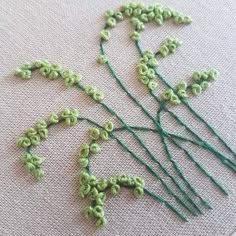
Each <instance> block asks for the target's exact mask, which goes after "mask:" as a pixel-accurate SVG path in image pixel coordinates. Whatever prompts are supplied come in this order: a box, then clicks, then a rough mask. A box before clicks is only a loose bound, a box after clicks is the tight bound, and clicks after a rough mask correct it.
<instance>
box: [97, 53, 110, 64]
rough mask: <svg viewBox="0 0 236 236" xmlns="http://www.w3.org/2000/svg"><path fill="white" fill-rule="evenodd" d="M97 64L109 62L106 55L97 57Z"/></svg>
mask: <svg viewBox="0 0 236 236" xmlns="http://www.w3.org/2000/svg"><path fill="white" fill-rule="evenodd" d="M97 62H98V63H99V64H106V63H107V62H108V57H107V56H106V55H103V54H101V55H99V56H98V57H97Z"/></svg>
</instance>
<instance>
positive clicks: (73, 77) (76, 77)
mask: <svg viewBox="0 0 236 236" xmlns="http://www.w3.org/2000/svg"><path fill="white" fill-rule="evenodd" d="M62 78H63V79H64V82H65V85H66V87H72V86H73V85H75V84H77V83H78V82H80V80H81V75H80V74H76V73H75V72H74V71H73V70H64V71H63V72H62Z"/></svg>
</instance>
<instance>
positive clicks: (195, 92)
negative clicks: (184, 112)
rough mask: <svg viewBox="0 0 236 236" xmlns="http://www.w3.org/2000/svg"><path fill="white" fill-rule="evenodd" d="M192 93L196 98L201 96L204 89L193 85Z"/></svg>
mask: <svg viewBox="0 0 236 236" xmlns="http://www.w3.org/2000/svg"><path fill="white" fill-rule="evenodd" d="M192 93H193V95H195V96H199V95H201V93H202V87H201V86H200V85H199V84H192Z"/></svg>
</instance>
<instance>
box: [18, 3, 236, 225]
mask: <svg viewBox="0 0 236 236" xmlns="http://www.w3.org/2000/svg"><path fill="white" fill-rule="evenodd" d="M105 17H106V24H105V27H104V29H103V30H102V31H101V33H100V37H101V40H100V55H99V56H98V58H97V62H98V63H100V64H104V65H105V66H106V67H107V69H108V71H109V73H110V74H111V77H112V78H113V79H114V80H115V81H116V83H117V84H118V85H119V87H120V88H121V89H122V90H123V91H124V92H125V93H126V95H127V96H128V97H129V99H131V100H132V102H133V103H135V104H136V105H137V106H138V107H139V108H140V109H141V111H142V113H143V114H144V115H145V116H146V117H147V118H148V119H150V121H151V122H152V123H153V125H154V127H155V128H149V127H137V126H133V127H132V126H129V125H128V124H127V123H126V121H125V120H124V119H123V118H122V117H121V116H120V115H119V114H117V113H116V112H115V111H114V110H113V109H112V108H110V107H109V106H107V105H106V104H105V103H104V102H103V100H104V98H105V96H104V94H103V92H101V91H100V90H98V89H97V88H96V87H95V86H91V85H87V86H84V85H82V84H81V75H80V74H77V73H75V72H74V71H71V70H65V69H63V68H62V67H61V66H60V65H57V64H51V63H49V62H48V61H35V62H33V63H31V64H25V65H23V66H22V67H20V68H17V69H16V71H15V74H16V75H17V76H20V77H22V79H24V80H29V79H31V77H32V72H33V71H35V70H39V72H40V74H41V75H42V76H43V77H47V78H49V79H51V80H55V79H58V78H62V79H63V80H64V83H65V85H66V86H67V87H71V86H75V87H77V88H78V89H79V90H80V91H82V92H85V93H86V94H87V95H88V96H89V97H90V98H92V99H93V100H94V101H96V102H97V103H98V104H99V105H100V106H101V107H102V108H103V109H105V110H106V111H107V112H108V113H110V114H111V115H112V116H113V117H115V118H116V120H117V121H119V123H120V125H121V127H116V128H115V127H114V126H113V123H112V122H111V121H108V122H106V123H105V124H104V125H99V124H97V123H96V122H95V121H93V120H91V119H89V118H86V117H81V116H80V114H79V112H78V110H76V109H64V110H63V111H62V112H61V113H60V114H56V113H52V114H51V115H50V117H49V119H48V120H47V121H45V120H39V121H38V122H37V123H36V125H35V127H34V128H29V129H27V130H26V131H25V133H24V135H23V136H21V137H20V138H19V139H18V140H17V145H18V146H20V147H23V148H25V149H26V153H25V155H24V156H23V157H22V162H23V164H24V166H25V168H26V169H27V170H28V171H29V172H30V173H32V174H33V175H34V177H35V178H36V179H37V180H40V179H41V178H42V177H43V176H44V171H43V169H42V164H43V161H44V160H43V159H42V158H40V157H38V156H36V155H34V154H32V152H31V148H32V147H33V146H37V145H39V144H40V142H41V141H43V140H44V139H46V138H47V137H48V132H49V131H48V128H49V127H50V126H51V125H53V124H57V123H60V122H65V124H66V125H67V126H74V125H76V124H77V123H78V121H82V120H85V121H87V122H88V123H90V124H91V125H93V127H92V128H90V129H89V136H90V139H91V140H90V142H89V144H82V145H81V147H80V151H79V156H78V163H79V165H80V166H81V168H82V169H83V171H81V174H80V196H81V197H82V198H85V197H89V198H90V199H91V200H92V204H91V206H88V207H87V208H86V209H85V210H84V215H85V217H86V218H88V219H92V218H93V219H95V220H96V226H97V227H98V228H103V227H104V226H106V224H107V220H106V218H105V215H104V208H103V207H104V203H105V199H106V193H105V192H106V191H107V190H110V192H111V194H112V196H116V195H118V194H119V193H120V191H121V187H126V188H132V189H133V193H134V196H135V197H137V198H141V197H143V195H144V194H147V195H149V196H150V197H152V198H153V199H155V200H157V201H159V202H161V203H164V204H165V205H166V206H167V207H168V208H169V209H170V210H172V211H173V212H174V213H175V214H176V215H178V216H179V217H180V218H181V219H182V220H184V221H187V217H186V216H185V215H184V214H183V213H182V212H181V211H180V210H178V209H177V208H175V207H174V206H173V205H172V204H170V203H169V202H168V201H167V200H165V199H164V198H162V197H161V196H159V195H158V194H156V193H154V192H152V191H151V190H148V189H146V188H145V187H144V180H143V179H142V178H140V177H130V176H128V175H119V176H113V177H111V178H110V179H109V180H106V179H104V178H101V179H97V178H96V177H95V176H93V175H91V173H90V168H89V166H90V156H91V155H94V154H97V153H99V152H101V151H102V148H101V144H99V143H98V141H99V142H100V141H101V142H102V141H108V140H109V139H114V140H116V142H117V144H119V145H120V146H121V147H122V148H123V150H124V151H125V152H128V153H129V154H130V156H131V157H133V158H134V159H135V160H136V161H137V162H138V163H139V164H141V165H143V166H144V167H145V168H146V169H147V171H148V172H149V173H151V174H152V175H153V176H154V177H155V178H156V179H157V180H158V181H160V182H161V184H162V186H163V187H164V188H165V190H166V192H167V193H168V194H169V195H170V196H172V197H173V198H174V199H175V201H176V204H179V205H181V206H182V207H183V208H185V210H186V211H187V212H188V213H189V214H191V215H194V216H196V215H198V214H204V212H203V210H202V209H201V206H203V207H205V208H207V209H211V205H210V204H209V203H208V202H207V200H205V199H204V198H203V197H202V196H201V195H200V194H199V193H198V191H197V190H196V189H195V188H194V187H193V186H192V184H191V183H190V182H189V181H188V180H187V178H186V177H185V175H184V173H183V172H182V170H181V168H180V167H179V165H178V164H177V162H176V161H175V160H174V158H173V154H172V153H171V151H170V148H169V143H172V144H173V145H174V146H175V147H176V148H178V149H180V150H182V151H183V152H184V153H185V155H186V156H187V157H188V159H189V160H190V161H191V162H193V163H194V164H195V165H196V166H197V167H198V168H199V170H200V171H201V172H202V173H203V174H204V175H205V176H206V177H207V178H209V179H210V180H211V181H212V183H213V184H214V185H215V186H216V187H217V188H218V189H219V190H221V191H222V192H223V193H224V194H225V195H227V194H228V192H227V190H226V189H225V188H224V187H223V186H222V184H221V183H219V182H218V181H217V180H216V179H215V178H214V177H213V176H212V175H211V174H210V173H209V172H208V171H207V170H206V168H205V167H204V166H203V165H202V164H200V163H199V162H198V161H197V160H196V159H195V157H194V156H193V154H192V153H191V152H190V151H188V150H187V148H184V146H183V145H182V144H181V142H189V143H191V144H193V145H196V146H198V147H200V148H202V149H205V150H207V151H208V152H210V153H212V154H214V156H215V157H216V158H218V159H219V160H220V161H221V162H222V164H224V165H225V166H226V167H227V168H229V169H230V170H232V171H233V172H236V163H235V161H232V160H231V159H230V158H229V157H227V156H225V155H224V154H222V153H221V152H220V151H219V150H217V148H216V147H215V146H213V145H212V144H210V143H209V142H207V141H206V140H204V139H203V138H202V137H201V136H199V135H198V134H197V133H196V132H195V131H193V130H192V129H191V128H190V127H189V126H188V125H187V124H186V123H185V122H184V121H182V120H181V118H180V117H178V116H177V115H176V114H175V113H174V112H173V111H171V110H170V108H171V106H170V107H169V106H168V103H170V104H171V105H179V104H182V105H184V106H185V107H186V108H187V109H188V110H189V111H190V112H191V113H192V114H193V115H194V116H195V117H196V118H197V119H199V120H200V121H201V122H202V123H204V125H205V126H206V127H207V128H208V129H209V130H210V131H211V133H212V134H213V135H214V136H215V137H217V139H218V140H219V141H220V142H221V143H222V144H223V145H224V147H225V148H226V149H227V150H228V151H229V153H231V154H232V155H233V156H234V157H236V153H235V152H234V151H233V150H232V149H231V147H229V145H228V144H227V143H226V142H225V141H224V140H223V139H222V138H221V137H220V136H219V135H218V133H217V132H216V131H215V130H214V129H213V128H212V127H211V126H210V125H209V124H208V123H207V122H206V121H205V120H204V119H203V118H202V117H201V116H200V115H199V114H198V113H197V112H196V111H194V110H193V108H192V107H191V106H190V104H189V103H188V101H187V100H186V99H187V98H189V97H190V95H191V94H192V95H194V96H198V95H200V94H201V93H202V92H204V91H205V90H207V89H208V88H209V86H210V84H211V82H212V81H214V80H215V79H216V78H217V76H218V72H217V70H215V69H210V70H208V71H195V72H194V73H193V74H192V81H191V82H190V83H187V82H186V81H180V82H179V83H178V84H177V86H176V88H173V87H172V86H171V85H170V84H169V83H168V82H167V81H166V80H165V79H164V78H163V77H162V76H161V75H160V73H159V72H158V70H157V68H158V64H159V63H160V62H159V60H160V58H158V57H159V56H160V57H161V58H165V57H166V56H168V55H170V54H173V53H175V52H176V49H177V48H178V47H180V46H181V42H180V41H179V40H177V39H173V38H167V39H166V40H165V41H164V42H163V43H162V44H161V46H160V49H159V51H157V52H156V53H154V52H152V51H150V50H147V51H145V52H143V51H142V49H141V47H140V45H139V41H140V39H141V32H142V31H143V30H144V29H145V24H146V23H148V22H151V21H154V22H155V23H156V24H157V25H158V26H160V25H162V24H163V23H164V22H165V21H166V20H173V22H174V23H175V24H178V25H181V24H189V23H191V21H192V20H191V18H190V17H189V16H185V15H183V14H182V13H180V12H177V11H175V10H172V9H169V8H165V7H163V6H162V5H160V4H156V5H150V6H147V7H145V6H144V5H143V4H138V3H130V4H125V5H122V6H121V8H120V10H119V11H116V12H115V11H113V10H108V11H106V13H105ZM128 17H130V22H131V24H132V25H133V27H134V31H133V32H132V33H131V35H130V38H131V39H132V40H133V41H134V43H135V46H136V48H137V51H138V53H139V54H140V57H141V58H140V60H139V63H138V66H137V72H138V79H139V81H140V82H141V83H142V84H144V85H145V86H146V87H147V91H148V93H149V94H150V96H151V97H152V98H153V100H154V101H155V102H156V103H157V105H158V110H157V116H156V117H153V116H152V115H151V114H150V112H149V111H148V110H147V109H146V108H145V107H144V106H143V105H142V104H141V103H140V101H139V100H138V99H136V98H135V97H134V96H133V95H132V94H131V93H130V92H129V90H128V89H127V88H126V87H125V85H124V84H123V83H122V81H121V80H120V79H119V78H118V76H117V75H116V72H115V71H114V69H113V67H112V65H111V63H110V61H109V59H108V56H107V54H106V52H105V49H104V42H107V41H109V40H110V38H111V32H110V30H111V29H112V28H114V27H115V26H116V25H117V24H118V22H119V21H122V20H123V19H124V18H128ZM158 83H163V84H164V85H165V86H166V87H167V90H166V91H164V92H163V94H162V96H161V97H160V98H159V97H157V96H156V95H155V93H154V91H155V89H157V88H158ZM164 112H165V113H168V114H170V115H171V117H172V118H173V119H174V120H176V121H177V122H178V123H179V124H180V125H181V126H183V127H185V129H186V131H188V133H189V134H191V135H192V136H193V137H194V138H195V140H192V139H189V138H187V137H183V136H180V135H176V134H171V133H169V132H167V131H166V130H165V129H164V128H163V126H162V120H161V113H164ZM122 131H126V132H129V133H130V134H131V135H132V136H133V137H134V139H135V140H136V141H137V143H138V145H139V146H140V147H142V148H143V149H144V150H145V152H146V154H147V155H148V156H149V158H150V159H151V161H152V162H153V163H154V164H155V165H156V166H157V167H158V169H159V170H161V172H162V173H164V175H165V177H167V178H168V179H170V180H171V182H172V183H173V186H174V188H172V187H171V186H170V185H169V184H168V183H167V182H166V181H165V180H164V179H163V178H162V177H161V175H160V173H159V171H156V170H154V169H153V168H152V167H151V166H149V165H148V164H147V163H146V162H145V161H144V160H143V158H142V157H140V156H139V155H137V154H136V153H135V152H134V151H132V150H131V148H130V147H129V146H128V145H126V144H125V143H124V142H123V141H122V140H121V139H119V138H118V137H117V136H116V132H122ZM136 131H143V132H153V133H155V134H156V135H158V136H159V137H160V139H161V144H162V145H163V147H164V150H165V154H166V157H167V160H168V161H169V163H170V164H171V166H172V167H173V168H174V170H175V173H171V172H170V171H169V170H168V168H167V166H165V165H163V164H162V163H161V162H160V161H159V159H158V156H156V155H154V154H153V153H152V152H151V151H150V149H149V147H148V145H147V144H145V143H144V141H143V139H142V137H141V136H140V135H139V134H138V133H137V132H136ZM174 174H175V175H177V176H178V178H176V177H175V176H174ZM176 190H177V191H176ZM188 192H189V193H188ZM195 198H198V199H199V200H200V203H201V205H199V204H198V203H197V202H196V200H195Z"/></svg>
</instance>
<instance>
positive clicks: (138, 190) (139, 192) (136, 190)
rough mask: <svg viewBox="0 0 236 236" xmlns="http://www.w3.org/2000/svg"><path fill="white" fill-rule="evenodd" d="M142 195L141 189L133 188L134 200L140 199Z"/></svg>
mask: <svg viewBox="0 0 236 236" xmlns="http://www.w3.org/2000/svg"><path fill="white" fill-rule="evenodd" d="M143 195H144V190H143V188H142V187H135V188H134V196H135V197H136V198H142V197H143Z"/></svg>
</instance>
